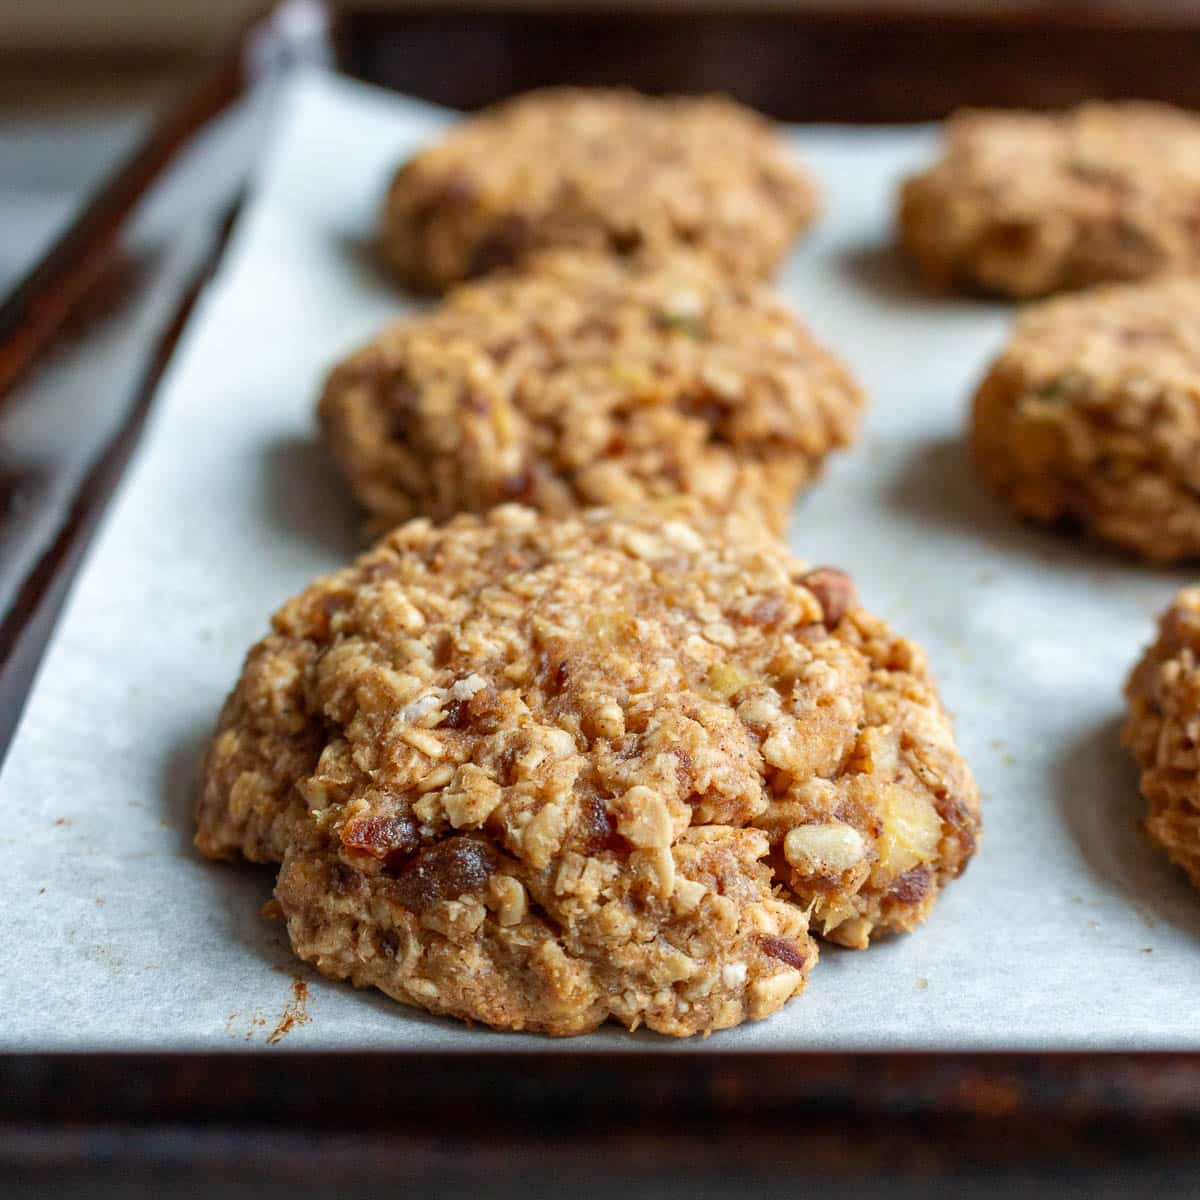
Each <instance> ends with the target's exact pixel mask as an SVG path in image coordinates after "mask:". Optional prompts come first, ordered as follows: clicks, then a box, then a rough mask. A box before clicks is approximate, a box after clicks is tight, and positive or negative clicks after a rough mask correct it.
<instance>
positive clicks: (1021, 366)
mask: <svg viewBox="0 0 1200 1200" xmlns="http://www.w3.org/2000/svg"><path fill="white" fill-rule="evenodd" d="M973 438H974V450H975V458H976V462H977V464H978V468H979V471H980V473H981V474H982V475H983V476H984V478H985V479H986V480H987V481H988V482H989V483H990V484H991V485H992V486H993V487H994V488H995V489H996V490H997V491H998V492H999V493H1000V494H1001V495H1002V496H1004V498H1005V499H1006V500H1007V501H1008V502H1009V503H1010V504H1011V505H1012V506H1013V508H1015V509H1016V510H1017V512H1019V513H1021V514H1022V515H1024V516H1028V517H1032V518H1034V519H1035V520H1039V521H1047V522H1057V521H1070V522H1073V523H1078V524H1081V525H1082V526H1083V527H1084V528H1085V529H1087V530H1089V531H1090V532H1091V533H1093V534H1095V535H1096V536H1097V537H1100V538H1102V539H1104V540H1106V541H1108V542H1111V543H1114V544H1115V545H1118V546H1120V547H1122V548H1124V549H1125V550H1128V551H1132V552H1133V553H1134V554H1137V555H1140V556H1141V557H1143V558H1146V559H1149V560H1152V561H1156V562H1170V561H1173V560H1181V559H1191V558H1196V557H1197V556H1200V281H1191V280H1186V279H1175V280H1159V281H1157V282H1155V283H1146V284H1127V285H1124V286H1120V287H1108V288H1099V289H1096V290H1095V291H1092V292H1088V293H1084V294H1082V295H1079V296H1068V297H1062V298H1060V299H1057V300H1052V301H1048V302H1045V303H1042V304H1039V305H1037V306H1035V307H1032V308H1029V309H1027V310H1026V311H1025V312H1024V314H1023V315H1022V316H1021V318H1020V319H1019V320H1018V322H1017V326H1016V331H1015V333H1014V335H1013V337H1012V339H1011V341H1010V342H1009V344H1008V346H1007V348H1006V349H1005V350H1004V352H1003V354H1001V356H1000V357H999V358H998V359H997V360H996V362H995V363H994V364H993V366H992V368H991V370H990V371H989V372H988V374H987V376H986V378H985V379H984V381H983V383H982V384H981V385H980V387H979V390H978V391H977V393H976V395H975V404H974V429H973Z"/></svg>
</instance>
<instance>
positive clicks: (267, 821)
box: [196, 504, 979, 1035]
mask: <svg viewBox="0 0 1200 1200" xmlns="http://www.w3.org/2000/svg"><path fill="white" fill-rule="evenodd" d="M273 624H274V631H273V633H272V634H271V636H270V637H268V638H267V639H266V640H265V641H264V642H262V643H260V645H259V646H257V647H256V648H255V649H254V650H252V651H251V652H250V655H249V657H248V659H247V662H246V667H245V670H244V673H243V675H242V678H241V680H240V682H239V683H238V685H237V688H236V689H235V691H234V692H233V694H232V696H231V697H230V699H229V701H228V703H227V704H226V707H225V710H224V713H223V714H222V717H221V721H220V726H219V728H218V731H217V734H216V736H215V739H214V741H213V744H212V747H211V749H210V751H209V753H208V757H207V760H206V764H205V769H204V780H203V788H202V792H201V795H200V799H199V802H198V809H197V820H198V825H199V832H198V834H197V838H196V841H197V845H198V846H199V847H200V849H201V850H202V851H203V852H204V853H206V854H209V855H213V856H223V857H236V856H238V855H239V854H244V855H246V856H247V857H251V858H255V859H266V860H271V861H277V860H282V869H281V871H280V875H279V881H278V885H277V890H276V895H277V897H278V900H279V902H280V904H281V906H282V908H283V912H284V914H285V916H286V918H287V925H288V932H289V935H290V937H291V940H292V944H293V946H294V948H295V950H296V952H297V953H298V954H299V955H300V956H301V957H302V958H304V959H306V960H308V961H310V962H312V963H313V964H314V965H315V966H316V967H317V968H318V970H320V971H322V972H323V973H325V974H327V975H329V976H332V977H335V978H348V979H350V980H352V981H353V982H354V983H355V984H357V985H359V986H374V987H378V988H380V989H382V990H383V991H385V992H386V993H388V994H389V995H391V996H393V997H395V998H396V999H398V1000H402V1001H405V1002H406V1003H410V1004H415V1005H418V1006H420V1007H423V1008H426V1009H429V1010H430V1011H432V1012H438V1013H449V1014H452V1015H455V1016H458V1017H462V1018H466V1019H470V1020H478V1021H483V1022H485V1023H487V1024H489V1025H493V1026H496V1027H499V1028H505V1029H530V1030H540V1031H543V1032H548V1033H552V1034H572V1033H580V1032H583V1031H585V1030H588V1029H592V1028H594V1027H595V1026H596V1025H598V1024H599V1023H601V1022H602V1021H604V1020H605V1019H607V1018H613V1019H615V1020H617V1021H619V1022H621V1023H622V1024H624V1025H626V1026H628V1027H629V1028H634V1027H636V1026H638V1025H640V1024H645V1025H648V1026H650V1027H651V1028H653V1029H656V1030H659V1031H661V1032H664V1033H669V1034H676V1035H686V1034H692V1033H702V1032H707V1031H709V1030H713V1029H719V1028H723V1027H725V1026H729V1025H734V1024H737V1023H738V1022H740V1021H743V1020H746V1019H748V1018H749V1019H757V1018H759V1017H763V1016H766V1015H767V1014H769V1013H771V1012H774V1011H775V1010H776V1009H778V1008H780V1007H781V1006H782V1005H783V1004H784V1003H785V1001H787V1000H788V999H789V998H790V997H791V996H793V995H796V994H797V993H799V992H800V991H801V989H802V988H803V986H804V983H805V979H806V976H807V973H808V971H809V969H810V967H811V966H812V964H813V962H814V961H815V959H816V949H815V946H814V944H813V943H812V941H811V938H810V933H809V922H810V920H812V921H814V922H815V925H816V930H817V931H818V932H820V933H823V934H825V935H827V936H829V937H831V938H832V939H834V940H836V941H840V942H842V943H844V944H847V945H851V946H865V945H866V944H867V942H868V940H869V938H870V937H871V936H872V934H876V933H880V932H884V931H887V930H901V929H910V928H912V927H913V926H914V925H915V924H916V923H917V922H918V921H920V920H921V919H922V918H923V917H924V916H925V915H926V914H927V913H928V911H929V909H930V906H931V905H932V903H933V901H934V898H935V896H936V894H937V892H938V890H939V888H940V887H941V886H942V885H943V884H944V883H945V882H946V881H947V880H948V879H950V878H951V877H953V876H954V875H957V874H958V873H959V871H960V870H961V869H962V867H963V866H964V864H965V863H966V861H967V859H968V858H969V857H970V855H971V853H972V850H973V848H974V845H975V837H976V833H977V830H978V824H979V805H978V799H977V795H976V791H975V787H974V784H973V782H972V779H971V775H970V773H969V771H968V769H967V767H966V765H965V764H964V763H963V761H962V759H961V757H960V756H959V754H958V751H957V750H956V748H955V745H954V740H953V734H952V730H951V725H950V721H949V719H948V717H947V716H946V714H945V712H944V711H943V709H942V707H941V704H940V703H939V701H938V698H937V693H936V691H935V688H934V684H933V682H932V680H931V679H930V677H929V673H928V671H927V669H926V665H925V661H924V658H923V656H922V654H921V652H920V651H919V650H918V649H917V648H916V647H915V646H913V645H912V644H911V643H909V642H907V641H905V640H904V639H902V638H899V637H897V636H896V635H895V634H893V633H891V632H890V631H889V630H888V629H887V627H886V626H884V625H883V624H882V623H881V622H879V621H878V620H876V619H875V618H874V617H871V616H870V615H869V614H867V613H866V612H864V611H863V610H862V609H861V608H859V607H858V606H857V602H856V600H855V597H854V591H853V587H852V585H851V584H850V582H849V580H848V579H847V577H846V576H845V575H843V574H842V573H841V572H838V571H833V570H829V569H822V570H815V571H814V570H808V569H806V568H805V567H803V566H802V565H800V564H799V563H797V562H796V561H795V560H794V559H793V558H792V557H791V556H790V555H789V553H788V552H787V550H786V549H785V548H784V547H783V546H781V545H780V544H779V543H777V542H776V541H775V540H774V539H773V538H770V537H769V536H768V535H767V534H766V533H765V531H764V530H763V529H762V527H761V525H759V524H757V523H756V522H752V521H750V520H748V519H746V518H743V517H741V516H733V517H725V518H721V519H715V518H712V517H711V516H709V515H706V514H703V513H702V512H701V511H700V510H698V509H697V508H696V506H694V505H686V504H680V505H676V506H673V507H667V506H664V507H662V508H659V509H655V510H652V511H646V512H642V513H640V514H639V515H636V516H635V515H628V516H619V515H614V514H612V513H611V512H606V511H604V510H599V509H593V510H589V511H588V512H586V513H584V514H582V515H579V516H575V517H571V518H567V519H558V518H552V517H547V516H545V515H541V514H537V513H535V512H534V511H532V510H530V509H527V508H521V507H517V506H511V505H510V506H503V507H500V508H496V509H493V510H492V511H491V512H490V513H488V514H487V515H486V516H484V517H482V518H481V517H476V516H460V517H457V518H456V519H454V520H453V521H452V522H450V523H449V524H447V525H444V526H441V527H437V526H434V525H432V524H430V523H429V522H428V521H425V520H418V521H412V522H410V523H408V524H407V525H404V526H401V527H399V528H398V529H395V530H393V531H392V532H391V533H390V534H388V536H387V537H386V538H385V539H384V540H383V541H382V542H380V543H379V544H378V545H377V546H376V547H375V548H374V549H373V550H372V551H370V552H369V553H367V554H366V555H364V556H363V557H362V558H360V559H359V560H358V561H357V562H356V563H355V564H354V565H353V566H351V567H349V568H347V569H345V570H343V571H340V572H339V573H337V574H335V575H331V576H329V577H327V578H325V579H321V580H318V581H317V582H316V583H315V584H314V585H313V586H312V587H310V588H309V589H308V591H306V592H304V593H303V594H302V595H300V596H299V597H297V598H296V599H294V600H292V601H290V602H289V603H288V604H286V605H285V606H284V607H283V608H282V609H281V610H280V612H279V613H277V614H276V616H275V619H274V623H273Z"/></svg>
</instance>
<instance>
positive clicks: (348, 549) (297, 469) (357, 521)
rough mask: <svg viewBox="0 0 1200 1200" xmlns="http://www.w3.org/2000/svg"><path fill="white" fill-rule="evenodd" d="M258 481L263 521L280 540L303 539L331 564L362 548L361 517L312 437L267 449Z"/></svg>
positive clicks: (363, 526) (285, 440) (283, 441)
mask: <svg viewBox="0 0 1200 1200" xmlns="http://www.w3.org/2000/svg"><path fill="white" fill-rule="evenodd" d="M261 479H262V515H263V518H264V521H265V523H266V524H267V527H268V528H270V529H273V530H274V531H275V532H276V533H278V534H279V535H280V536H281V537H287V538H303V539H304V540H305V541H306V542H307V543H308V544H309V545H310V546H312V548H313V549H315V550H317V551H319V552H320V553H321V554H323V555H325V556H327V557H329V558H331V560H332V562H333V563H340V562H343V561H346V560H348V559H350V558H352V557H353V556H354V555H355V554H357V553H359V552H360V551H361V550H363V549H365V548H366V546H367V544H368V539H367V536H366V524H365V521H364V519H363V516H362V513H361V512H360V511H359V509H358V508H357V506H356V505H355V504H354V502H353V501H352V500H351V498H350V496H349V494H348V492H347V491H346V485H345V483H344V482H343V480H342V478H341V476H340V475H339V474H338V472H337V469H336V468H335V467H334V465H333V462H332V460H331V459H330V457H329V455H328V453H327V452H326V450H325V448H324V447H323V446H322V445H321V444H320V442H319V441H318V440H317V438H316V435H315V434H314V435H313V436H312V437H311V438H307V437H300V436H297V435H294V434H293V435H291V436H287V437H281V438H279V439H277V440H276V441H273V442H271V443H269V444H268V445H267V447H266V449H265V450H264V451H263V470H262V474H261Z"/></svg>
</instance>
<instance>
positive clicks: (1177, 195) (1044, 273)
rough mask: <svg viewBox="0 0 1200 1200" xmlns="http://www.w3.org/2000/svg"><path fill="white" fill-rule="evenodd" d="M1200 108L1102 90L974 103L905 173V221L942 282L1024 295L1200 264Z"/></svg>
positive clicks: (903, 232)
mask: <svg viewBox="0 0 1200 1200" xmlns="http://www.w3.org/2000/svg"><path fill="white" fill-rule="evenodd" d="M1198 209H1200V116H1197V115H1195V114H1193V113H1190V112H1185V111H1184V110H1182V109H1177V108H1172V107H1170V106H1169V105H1165V104H1150V103H1142V102H1125V103H1100V102H1093V103H1089V104H1083V105H1080V106H1079V107H1077V108H1073V109H1070V110H1069V111H1066V112H1059V113H1033V112H1021V111H1000V110H978V111H972V110H967V111H963V112H961V113H959V114H957V115H955V116H953V117H952V118H951V119H950V120H949V121H948V122H947V124H946V129H945V136H944V147H943V155H942V158H941V160H940V161H939V162H938V163H937V164H936V165H934V166H933V167H931V168H929V169H928V170H926V171H923V172H921V173H920V174H918V175H915V176H913V177H912V178H910V179H909V180H907V181H906V182H905V184H904V185H903V187H902V189H901V193H900V209H899V219H898V235H899V238H900V241H901V243H902V245H903V246H904V248H905V249H906V250H907V251H908V252H909V253H910V254H911V255H912V257H913V258H914V259H915V261H916V262H917V264H918V266H919V267H920V268H921V270H922V271H923V273H924V274H925V275H926V276H927V277H928V278H929V279H930V280H932V281H933V282H935V283H937V284H940V285H949V286H953V287H958V288H962V289H965V290H968V291H983V292H990V293H996V294H1000V295H1006V296H1012V297H1015V298H1030V297H1036V296H1044V295H1049V294H1050V293H1053V292H1060V291H1068V290H1074V289H1076V288H1081V287H1088V286H1091V285H1094V284H1100V283H1113V282H1121V281H1129V280H1137V279H1146V278H1150V277H1153V276H1158V275H1162V274H1170V273H1176V272H1190V273H1195V272H1197V271H1198V270H1200V222H1197V220H1196V213H1197V211H1198Z"/></svg>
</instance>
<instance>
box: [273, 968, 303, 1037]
mask: <svg viewBox="0 0 1200 1200" xmlns="http://www.w3.org/2000/svg"><path fill="white" fill-rule="evenodd" d="M311 1020H312V1018H311V1017H310V1016H309V1015H308V984H307V983H305V982H304V980H303V979H293V980H292V998H291V999H290V1000H289V1001H288V1002H287V1004H286V1005H285V1006H284V1009H283V1013H282V1014H281V1016H280V1018H279V1024H278V1025H276V1026H275V1028H274V1029H272V1030H271V1032H270V1033H268V1034H267V1045H268V1046H275V1045H278V1044H279V1043H280V1042H282V1041H283V1039H284V1038H285V1037H287V1035H288V1034H289V1033H291V1032H292V1030H293V1029H296V1028H298V1027H299V1026H301V1025H307V1024H308V1023H309V1021H311Z"/></svg>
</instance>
